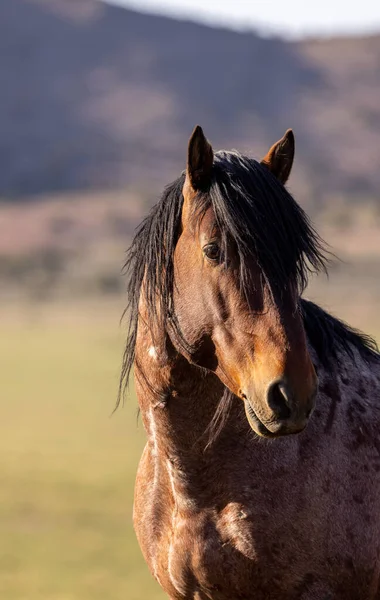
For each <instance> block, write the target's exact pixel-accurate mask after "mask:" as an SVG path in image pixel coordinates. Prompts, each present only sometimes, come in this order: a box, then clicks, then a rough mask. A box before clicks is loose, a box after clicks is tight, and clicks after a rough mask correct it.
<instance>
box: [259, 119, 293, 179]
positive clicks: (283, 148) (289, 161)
mask: <svg viewBox="0 0 380 600" xmlns="http://www.w3.org/2000/svg"><path fill="white" fill-rule="evenodd" d="M294 149H295V141H294V133H293V131H292V130H291V129H288V130H287V132H286V133H285V135H284V137H282V138H281V139H280V140H279V141H278V142H276V143H275V144H273V146H272V148H271V149H270V150H269V152H268V154H267V155H266V156H265V158H263V160H262V161H261V164H262V165H265V166H266V167H267V168H268V169H269V170H270V171H271V172H272V173H273V175H275V176H276V177H277V179H279V180H280V181H281V183H283V184H285V183H286V182H287V180H288V178H289V175H290V171H291V170H292V166H293V160H294Z"/></svg>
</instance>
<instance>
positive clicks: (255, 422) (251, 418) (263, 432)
mask: <svg viewBox="0 0 380 600" xmlns="http://www.w3.org/2000/svg"><path fill="white" fill-rule="evenodd" d="M244 406H245V414H246V416H247V419H248V423H249V424H250V426H251V428H252V429H253V431H254V432H255V433H257V434H258V435H260V436H261V437H270V438H274V437H277V435H276V434H275V433H272V432H271V431H269V429H268V428H267V427H266V426H265V425H264V423H262V422H261V421H260V419H259V417H258V416H257V414H256V413H255V411H254V410H253V408H252V405H251V403H250V402H249V400H245V401H244Z"/></svg>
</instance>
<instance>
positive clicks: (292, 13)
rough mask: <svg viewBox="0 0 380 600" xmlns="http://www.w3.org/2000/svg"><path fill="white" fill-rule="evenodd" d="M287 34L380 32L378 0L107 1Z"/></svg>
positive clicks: (209, 21) (211, 21) (379, 6)
mask: <svg viewBox="0 0 380 600" xmlns="http://www.w3.org/2000/svg"><path fill="white" fill-rule="evenodd" d="M106 1H108V2H112V3H113V4H121V5H124V6H130V7H131V8H135V9H138V10H147V11H151V12H155V13H162V14H168V15H174V16H183V17H191V18H192V19H196V20H199V21H206V22H208V23H222V24H225V25H230V26H233V27H236V28H241V27H242V28H244V27H254V28H256V29H257V28H258V29H259V30H261V31H262V32H266V33H279V34H281V35H284V36H286V37H299V36H302V35H306V34H321V35H330V34H337V33H339V34H344V33H366V32H380V1H379V0H359V1H358V0H318V1H315V0H314V1H313V0H106Z"/></svg>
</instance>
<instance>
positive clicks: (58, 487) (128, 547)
mask: <svg viewBox="0 0 380 600" xmlns="http://www.w3.org/2000/svg"><path fill="white" fill-rule="evenodd" d="M63 317H64V315H63ZM23 321H24V323H23V324H17V322H16V320H15V319H14V318H12V319H11V320H10V321H9V322H8V323H5V322H4V320H3V319H2V323H1V332H0V364H1V381H0V401H1V419H0V481H1V485H0V598H2V599H4V600H13V599H17V600H21V599H23V600H24V599H25V600H37V599H39V600H71V599H76V600H86V599H90V598H91V599H92V600H93V599H97V598H99V599H102V600H103V599H104V600H106V599H107V600H108V599H119V598H120V599H121V598H123V599H125V600H145V599H146V598H149V599H150V600H158V599H159V598H163V597H164V596H163V595H162V594H161V592H160V589H159V586H158V585H157V584H156V583H155V582H154V580H153V579H152V577H151V575H150V574H149V572H148V569H147V567H146V565H145V563H144V561H143V559H142V556H141V553H140V550H139V548H138V545H137V542H136V540H135V535H134V532H133V529H132V519H131V513H132V498H133V485H134V477H135V472H136V468H137V464H138V459H139V456H140V453H141V450H142V447H143V443H144V432H143V429H142V425H141V423H139V425H137V419H136V401H135V399H134V398H131V399H129V400H128V402H127V403H126V405H125V408H124V409H120V410H119V411H117V412H116V413H115V414H114V415H113V416H111V413H112V410H113V408H114V404H115V398H116V390H117V385H118V373H119V366H120V358H121V350H122V335H121V331H120V329H119V327H118V314H116V313H115V314H113V313H112V314H110V315H109V317H107V318H106V317H105V315H104V314H102V318H100V319H98V321H97V320H96V319H90V318H87V319H83V322H82V321H81V320H80V319H76V320H74V321H72V322H71V321H70V319H65V318H62V319H60V318H54V319H51V320H49V319H38V320H37V322H36V321H35V320H33V319H31V323H28V322H27V321H28V319H24V320H23Z"/></svg>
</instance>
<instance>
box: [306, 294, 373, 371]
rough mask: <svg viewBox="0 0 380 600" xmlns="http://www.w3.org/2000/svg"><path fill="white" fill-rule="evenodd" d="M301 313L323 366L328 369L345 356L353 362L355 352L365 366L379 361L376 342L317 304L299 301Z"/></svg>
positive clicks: (310, 339) (308, 334)
mask: <svg viewBox="0 0 380 600" xmlns="http://www.w3.org/2000/svg"><path fill="white" fill-rule="evenodd" d="M299 305H300V310H301V314H302V316H303V322H304V327H305V331H306V335H307V338H308V340H309V343H310V344H311V346H312V347H313V348H314V350H315V352H316V354H317V356H318V359H319V360H320V362H321V364H322V365H324V366H326V367H327V366H328V364H329V362H330V361H331V359H335V360H337V361H339V358H340V357H339V355H340V354H341V353H342V352H343V353H345V354H346V355H348V356H349V357H350V358H352V359H354V358H355V356H354V349H356V350H357V351H358V352H359V353H360V355H361V356H362V358H363V359H364V360H365V361H366V362H370V361H371V360H372V359H374V358H379V353H378V352H379V350H378V347H377V344H376V342H375V340H374V339H373V338H372V337H371V336H370V335H367V334H365V333H362V332H361V331H359V330H357V329H354V328H353V327H350V325H347V323H344V321H341V320H340V319H337V318H336V317H333V316H332V315H330V314H329V313H328V312H326V311H325V310H323V308H321V307H320V306H318V305H317V304H314V302H310V300H305V298H300V303H299Z"/></svg>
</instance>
